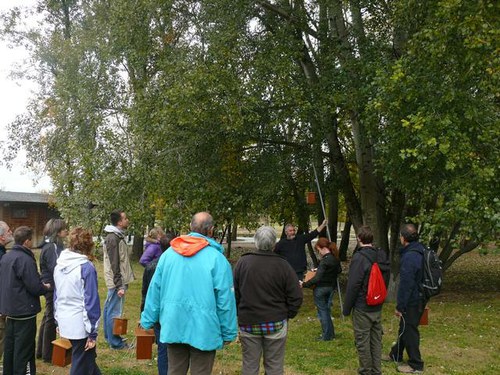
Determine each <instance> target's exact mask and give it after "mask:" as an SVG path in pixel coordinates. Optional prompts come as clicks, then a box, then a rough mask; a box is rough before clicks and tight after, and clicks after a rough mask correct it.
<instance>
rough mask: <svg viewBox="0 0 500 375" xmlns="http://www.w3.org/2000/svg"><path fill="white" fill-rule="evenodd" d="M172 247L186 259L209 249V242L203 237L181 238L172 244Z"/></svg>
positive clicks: (177, 238) (175, 239)
mask: <svg viewBox="0 0 500 375" xmlns="http://www.w3.org/2000/svg"><path fill="white" fill-rule="evenodd" d="M170 246H171V247H172V249H174V250H175V252H176V253H178V254H180V255H182V256H185V257H192V256H193V255H195V254H196V253H198V251H200V250H201V249H203V248H205V247H207V246H208V241H207V240H206V239H204V238H201V237H193V236H179V237H176V238H174V239H173V240H172V241H171V242H170Z"/></svg>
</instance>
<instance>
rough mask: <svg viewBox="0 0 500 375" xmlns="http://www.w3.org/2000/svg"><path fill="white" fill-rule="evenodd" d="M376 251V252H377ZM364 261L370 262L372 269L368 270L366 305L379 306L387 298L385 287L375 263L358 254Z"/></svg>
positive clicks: (367, 257) (366, 256)
mask: <svg viewBox="0 0 500 375" xmlns="http://www.w3.org/2000/svg"><path fill="white" fill-rule="evenodd" d="M377 251H378V250H377ZM360 254H361V255H363V256H364V257H365V258H366V259H368V260H369V261H370V263H371V264H372V267H371V269H370V275H369V277H368V289H367V291H366V304H367V305H368V306H377V305H381V304H382V303H384V301H385V297H387V288H386V286H385V281H384V278H383V277H382V272H381V271H380V267H379V266H378V263H377V262H374V261H372V260H371V259H370V257H369V256H368V255H366V254H364V253H362V252H360Z"/></svg>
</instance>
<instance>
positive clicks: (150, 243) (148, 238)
mask: <svg viewBox="0 0 500 375" xmlns="http://www.w3.org/2000/svg"><path fill="white" fill-rule="evenodd" d="M144 241H146V246H148V245H152V244H159V243H160V241H158V240H157V239H154V238H151V237H149V236H148V237H146V238H144Z"/></svg>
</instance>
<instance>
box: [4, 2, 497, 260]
mask: <svg viewBox="0 0 500 375" xmlns="http://www.w3.org/2000/svg"><path fill="white" fill-rule="evenodd" d="M37 8H38V10H39V12H40V16H39V17H41V19H42V21H43V22H42V23H40V24H38V25H35V26H33V27H31V28H30V29H26V28H24V27H23V20H24V17H28V16H29V13H23V12H22V11H20V10H14V11H12V12H9V13H8V14H6V15H4V17H3V32H2V35H3V36H4V37H5V38H9V39H10V40H12V41H13V42H14V43H18V44H21V43H22V44H24V45H28V46H29V48H30V51H31V53H32V58H33V61H34V62H35V63H36V64H35V67H34V69H35V75H34V79H35V80H36V81H37V82H38V83H40V90H39V92H38V93H37V94H36V95H35V96H34V97H33V100H32V102H31V104H30V106H29V108H28V111H27V113H26V114H25V115H23V116H20V117H19V118H18V119H17V120H16V121H15V122H14V123H13V124H11V127H10V135H11V143H10V144H9V145H7V146H6V148H7V150H8V151H9V153H8V157H9V158H13V157H14V156H15V154H16V152H17V150H18V149H19V148H21V147H24V148H25V149H27V151H28V162H29V164H30V165H31V167H32V168H34V169H44V170H45V171H47V172H48V173H49V175H50V176H51V178H52V181H53V184H54V193H55V195H56V198H57V202H58V206H59V208H60V210H61V212H62V213H63V216H64V217H65V218H66V219H68V221H70V222H71V223H83V224H85V225H88V226H93V227H94V229H95V230H97V231H100V228H101V227H102V225H103V223H104V222H105V221H106V220H107V214H108V212H109V211H110V210H112V209H114V208H116V207H120V208H123V209H125V210H126V211H127V212H128V213H129V216H130V217H131V218H132V223H133V225H134V227H133V228H132V229H133V230H134V231H135V232H141V231H142V230H143V228H144V227H145V226H146V225H151V224H153V223H155V222H159V223H161V224H163V225H165V226H167V227H170V228H173V229H185V225H186V223H188V222H189V218H190V216H191V215H192V214H193V213H194V212H195V211H199V210H210V211H211V212H212V213H213V214H214V216H215V219H216V221H217V222H218V223H219V225H224V224H226V223H234V222H237V223H239V224H242V225H250V226H251V225H256V224H257V223H258V219H259V217H261V216H262V215H268V216H270V217H271V218H272V219H274V220H276V221H278V222H284V221H295V222H298V223H299V224H300V226H301V227H307V226H308V218H309V217H310V214H311V213H312V212H313V210H317V209H318V207H313V208H309V207H307V206H306V205H305V203H304V192H305V191H306V190H311V187H312V186H314V182H313V181H314V178H313V173H312V165H315V166H316V169H317V170H318V172H319V180H320V184H321V188H322V191H323V193H324V194H325V196H330V193H331V192H332V191H334V190H335V189H340V191H341V193H342V195H343V196H342V198H341V199H340V201H341V203H342V204H345V211H346V212H347V214H348V216H349V218H350V220H351V221H352V222H353V225H354V227H355V228H356V227H359V226H360V225H362V224H368V225H370V226H372V228H373V229H374V232H375V238H376V242H377V243H378V244H379V245H380V246H382V247H387V248H389V243H388V242H387V237H388V236H387V234H388V232H389V230H390V229H391V230H392V233H391V234H394V233H395V232H396V231H397V228H398V227H399V224H400V223H401V222H402V221H405V220H410V219H411V220H414V221H418V222H419V223H420V224H422V228H423V234H424V237H425V238H431V237H435V236H437V237H440V238H441V239H442V242H441V247H442V252H441V254H442V258H443V260H449V261H450V262H451V263H452V262H453V261H454V260H455V259H456V256H455V254H458V256H459V255H461V254H463V253H465V252H467V251H470V249H473V248H474V247H475V246H477V245H478V244H479V243H481V242H484V241H487V240H488V239H492V238H495V236H497V235H498V229H499V227H500V220H499V216H498V212H499V210H498V208H499V201H498V199H499V197H498V187H497V186H496V185H498V184H496V181H497V180H498V168H499V167H498V166H499V165H500V157H499V149H498V146H497V145H498V140H499V132H500V130H499V127H498V87H499V70H498V62H499V57H498V40H499V38H498V36H499V35H498V34H499V31H498V30H499V29H500V28H499V27H498V17H496V13H498V12H495V11H496V10H498V5H497V4H496V2H494V1H491V0H489V1H480V2H470V1H460V0H443V1H440V2H434V3H432V4H424V2H420V1H393V2H389V3H387V2H379V1H367V2H359V1H332V2H324V1H307V2H292V3H290V2H286V1H274V2H268V1H257V2H248V1H241V0H236V1H234V0H233V1H229V0H218V1H214V0H208V1H198V2H192V1H186V0H175V1H174V0H172V1H159V0H136V1H127V0H115V1H112V2H109V1H103V0H92V1H77V0H75V1H70V2H68V1H54V0H51V1H43V0H40V1H39V5H38V7H37ZM347 15H349V17H347ZM334 183H335V184H334ZM333 196H335V195H333ZM89 202H92V203H93V204H95V205H97V206H96V207H95V208H93V209H92V210H90V209H88V207H89V205H88V204H89ZM336 203H338V202H327V206H330V207H333V206H335V205H336ZM314 213H315V214H316V212H314ZM341 215H344V212H342V213H341ZM319 216H320V215H319ZM455 249H457V250H458V252H455V253H454V250H455ZM390 250H391V251H392V252H394V253H395V252H396V243H395V242H394V241H392V242H391V243H390Z"/></svg>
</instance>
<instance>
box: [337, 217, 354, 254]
mask: <svg viewBox="0 0 500 375" xmlns="http://www.w3.org/2000/svg"><path fill="white" fill-rule="evenodd" d="M351 226H352V223H351V221H350V220H349V219H347V221H346V222H345V224H344V230H343V231H342V238H341V240H340V247H339V256H340V260H341V261H346V260H347V250H348V249H349V240H350V238H351Z"/></svg>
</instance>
